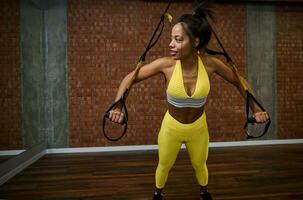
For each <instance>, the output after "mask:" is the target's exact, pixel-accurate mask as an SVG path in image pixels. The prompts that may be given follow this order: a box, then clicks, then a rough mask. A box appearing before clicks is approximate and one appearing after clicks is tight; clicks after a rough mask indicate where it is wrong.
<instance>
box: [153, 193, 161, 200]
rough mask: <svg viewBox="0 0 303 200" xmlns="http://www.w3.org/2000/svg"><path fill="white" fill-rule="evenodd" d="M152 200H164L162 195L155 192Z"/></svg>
mask: <svg viewBox="0 0 303 200" xmlns="http://www.w3.org/2000/svg"><path fill="white" fill-rule="evenodd" d="M153 200H164V194H163V193H157V192H155V193H154V197H153Z"/></svg>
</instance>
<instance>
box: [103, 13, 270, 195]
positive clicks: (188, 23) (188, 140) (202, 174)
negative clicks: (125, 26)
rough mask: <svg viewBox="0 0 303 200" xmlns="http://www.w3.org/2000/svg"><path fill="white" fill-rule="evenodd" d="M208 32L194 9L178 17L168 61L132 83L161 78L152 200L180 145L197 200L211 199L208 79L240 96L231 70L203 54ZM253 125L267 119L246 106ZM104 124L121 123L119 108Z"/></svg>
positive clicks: (159, 191)
mask: <svg viewBox="0 0 303 200" xmlns="http://www.w3.org/2000/svg"><path fill="white" fill-rule="evenodd" d="M211 33H212V32H211V27H210V25H209V23H208V21H207V15H206V12H205V11H204V10H203V9H199V11H198V13H196V14H193V15H192V14H186V15H183V16H181V17H180V18H179V19H178V21H177V23H176V24H175V25H174V27H173V28H172V31H171V42H170V44H169V48H170V55H171V56H170V57H163V58H159V59H157V60H155V61H153V62H151V63H150V64H147V65H145V66H143V67H142V68H141V69H140V71H139V73H138V76H137V77H136V79H135V83H138V82H140V81H143V80H145V79H147V78H150V77H151V76H154V75H157V74H163V75H164V76H165V79H166V87H167V101H168V111H167V112H166V114H165V117H164V119H163V121H162V125H161V129H160V132H159V135H158V147H159V151H158V154H159V163H158V166H157V170H156V191H155V193H154V197H153V199H154V200H161V199H163V194H162V189H163V188H164V186H165V183H166V180H167V177H168V173H169V171H170V169H171V168H172V166H173V165H174V163H175V160H176V157H177V154H178V152H179V150H180V147H181V145H182V144H183V143H185V145H186V148H187V151H188V153H189V156H190V160H191V163H192V166H193V168H194V170H195V174H196V178H197V180H198V183H199V185H200V200H210V199H212V197H211V195H210V193H209V192H208V191H207V184H208V170H207V166H206V160H207V156H208V143H209V135H208V129H207V122H206V115H205V113H204V110H205V109H204V105H205V102H206V99H207V95H208V93H209V89H210V83H209V79H210V77H211V76H212V75H213V74H218V75H219V76H221V77H222V78H223V79H225V80H226V81H228V82H230V83H231V84H233V85H234V86H236V88H237V89H238V90H239V92H240V93H241V94H242V96H244V95H245V91H243V89H242V87H241V86H240V83H239V82H238V79H237V78H236V76H235V74H234V73H233V72H232V70H231V69H230V68H229V67H227V66H226V65H225V64H224V63H223V62H221V61H220V60H218V59H216V58H215V57H212V56H210V55H206V53H205V48H206V46H207V44H208V42H209V41H210V38H211ZM133 73H134V72H132V73H130V74H128V75H127V76H126V77H125V78H124V79H123V81H122V82H121V84H120V87H119V90H118V93H117V95H116V100H118V99H119V98H120V97H121V96H122V94H123V92H124V91H125V88H126V86H127V84H128V83H129V82H130V79H131V77H132V76H133ZM252 110H253V112H254V117H255V119H256V121H257V123H264V122H266V121H267V120H268V118H269V117H268V114H267V113H266V112H261V111H260V110H259V108H258V107H257V106H256V105H252ZM109 118H110V120H111V121H113V122H116V123H121V122H122V120H123V113H122V111H121V109H120V108H115V109H114V110H112V111H111V112H110V116H109Z"/></svg>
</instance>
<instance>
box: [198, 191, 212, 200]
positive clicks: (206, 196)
mask: <svg viewBox="0 0 303 200" xmlns="http://www.w3.org/2000/svg"><path fill="white" fill-rule="evenodd" d="M200 200H213V198H212V197H211V195H210V193H209V192H208V191H207V190H204V191H203V190H201V191H200Z"/></svg>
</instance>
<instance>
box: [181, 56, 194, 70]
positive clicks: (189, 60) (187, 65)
mask: <svg viewBox="0 0 303 200" xmlns="http://www.w3.org/2000/svg"><path fill="white" fill-rule="evenodd" d="M180 62H181V66H182V68H183V70H184V71H193V70H196V69H197V66H198V53H197V52H194V53H193V54H190V55H188V56H187V57H185V58H182V59H181V60H180Z"/></svg>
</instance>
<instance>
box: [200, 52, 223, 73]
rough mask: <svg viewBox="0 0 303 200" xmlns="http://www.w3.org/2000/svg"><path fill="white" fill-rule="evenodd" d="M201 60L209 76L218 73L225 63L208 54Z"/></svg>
mask: <svg viewBox="0 0 303 200" xmlns="http://www.w3.org/2000/svg"><path fill="white" fill-rule="evenodd" d="M201 59H202V62H203V64H204V66H205V68H206V70H207V71H208V72H209V74H212V73H213V72H214V71H216V69H217V68H218V67H219V66H220V65H221V64H222V63H223V62H222V61H221V60H220V59H218V58H216V57H215V56H212V55H208V54H205V55H201Z"/></svg>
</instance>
